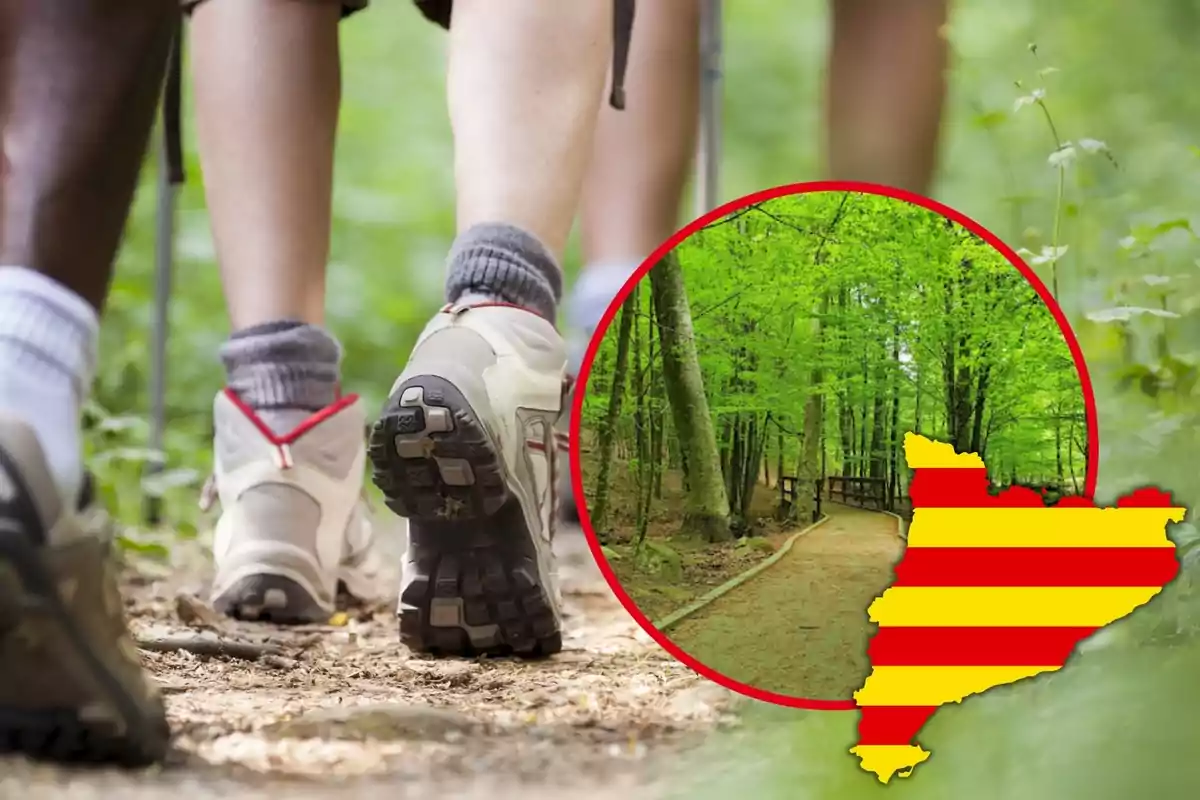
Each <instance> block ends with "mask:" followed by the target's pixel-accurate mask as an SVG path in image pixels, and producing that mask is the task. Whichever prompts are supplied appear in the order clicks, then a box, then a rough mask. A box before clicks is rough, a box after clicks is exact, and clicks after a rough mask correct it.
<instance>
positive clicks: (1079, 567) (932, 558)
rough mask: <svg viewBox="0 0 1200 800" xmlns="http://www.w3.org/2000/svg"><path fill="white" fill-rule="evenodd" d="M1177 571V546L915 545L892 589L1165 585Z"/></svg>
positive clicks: (900, 566)
mask: <svg viewBox="0 0 1200 800" xmlns="http://www.w3.org/2000/svg"><path fill="white" fill-rule="evenodd" d="M963 538H964V539H969V538H970V534H969V533H965V534H964V536H963ZM1177 572H1179V562H1178V560H1176V558H1175V549H1174V548H1172V547H910V548H908V550H906V551H905V553H904V557H903V559H901V561H900V563H899V564H897V565H896V580H895V581H893V582H892V585H893V586H1162V585H1163V584H1165V583H1167V582H1168V581H1170V580H1171V579H1172V578H1174V577H1175V575H1176V573H1177Z"/></svg>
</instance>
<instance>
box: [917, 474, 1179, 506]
mask: <svg viewBox="0 0 1200 800" xmlns="http://www.w3.org/2000/svg"><path fill="white" fill-rule="evenodd" d="M908 496H909V497H910V498H912V504H913V508H1044V507H1046V499H1045V497H1044V496H1043V495H1042V493H1041V492H1039V491H1037V490H1035V489H1030V488H1028V487H1026V486H1011V487H1009V488H1008V489H1005V490H1003V491H1001V492H998V493H996V494H993V493H992V487H991V484H990V483H989V482H988V474H987V469H985V468H982V467H919V468H917V469H916V470H914V475H913V479H912V484H911V485H910V486H909V489H908ZM1164 498H1165V499H1164ZM1170 499H1171V498H1170V495H1166V494H1164V493H1162V492H1159V491H1158V490H1156V489H1138V490H1137V491H1136V492H1134V493H1133V494H1132V495H1131V496H1130V497H1128V498H1123V499H1122V500H1121V501H1118V503H1117V506H1118V507H1124V506H1144V507H1145V506H1151V507H1167V506H1170V505H1171V503H1170ZM1054 505H1055V506H1057V507H1059V508H1093V507H1094V505H1093V503H1092V501H1091V500H1089V499H1088V498H1086V497H1077V496H1071V495H1068V496H1067V497H1064V498H1062V499H1061V500H1059V501H1058V502H1057V503H1055V504H1054ZM1051 507H1054V506H1051Z"/></svg>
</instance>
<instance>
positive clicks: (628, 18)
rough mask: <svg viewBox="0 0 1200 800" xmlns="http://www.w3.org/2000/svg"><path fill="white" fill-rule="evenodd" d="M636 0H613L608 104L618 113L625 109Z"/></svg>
mask: <svg viewBox="0 0 1200 800" xmlns="http://www.w3.org/2000/svg"><path fill="white" fill-rule="evenodd" d="M636 10H637V0H613V65H612V94H611V95H609V98H608V102H609V105H611V106H612V107H613V108H615V109H617V110H618V111H623V110H624V109H625V73H626V71H627V70H628V68H629V45H630V42H631V41H632V40H633V18H634V16H635V12H636Z"/></svg>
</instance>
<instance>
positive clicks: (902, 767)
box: [850, 744, 929, 783]
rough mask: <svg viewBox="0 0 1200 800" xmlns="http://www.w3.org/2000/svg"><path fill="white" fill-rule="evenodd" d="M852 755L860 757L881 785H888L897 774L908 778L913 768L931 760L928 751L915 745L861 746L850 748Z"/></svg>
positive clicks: (864, 766)
mask: <svg viewBox="0 0 1200 800" xmlns="http://www.w3.org/2000/svg"><path fill="white" fill-rule="evenodd" d="M850 753H851V755H856V756H858V760H859V763H860V764H861V765H862V768H863V769H865V770H866V771H867V772H874V773H875V774H876V775H877V776H878V777H879V782H880V783H887V782H888V781H890V780H891V779H892V776H893V775H897V774H898V775H899V776H900V777H901V778H907V777H908V776H909V775H911V774H912V770H913V767H915V766H916V765H917V764H920V763H921V762H922V761H924V760H925V759H927V758H929V751H928V750H923V749H921V748H920V747H917V746H916V745H913V744H860V745H858V746H857V747H852V748H850Z"/></svg>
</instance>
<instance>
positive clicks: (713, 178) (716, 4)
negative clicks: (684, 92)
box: [696, 0, 722, 216]
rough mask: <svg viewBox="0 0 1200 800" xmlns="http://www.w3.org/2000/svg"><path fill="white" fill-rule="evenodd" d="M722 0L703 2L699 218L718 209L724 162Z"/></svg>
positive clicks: (697, 199) (697, 189) (701, 8)
mask: <svg viewBox="0 0 1200 800" xmlns="http://www.w3.org/2000/svg"><path fill="white" fill-rule="evenodd" d="M721 27H722V21H721V0H700V131H699V133H700V135H699V138H698V146H697V150H696V209H697V210H696V216H700V215H702V214H705V213H707V212H709V211H711V210H712V209H714V208H716V207H717V204H718V202H719V201H718V199H717V198H718V197H719V196H720V195H719V194H718V191H717V190H718V187H717V177H718V171H719V168H720V160H721V78H722V74H721V49H722V41H721Z"/></svg>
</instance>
